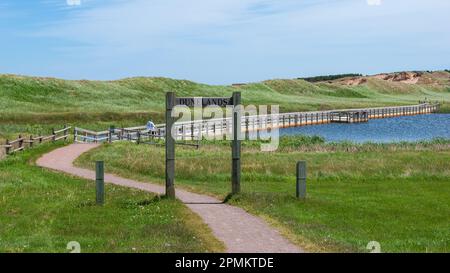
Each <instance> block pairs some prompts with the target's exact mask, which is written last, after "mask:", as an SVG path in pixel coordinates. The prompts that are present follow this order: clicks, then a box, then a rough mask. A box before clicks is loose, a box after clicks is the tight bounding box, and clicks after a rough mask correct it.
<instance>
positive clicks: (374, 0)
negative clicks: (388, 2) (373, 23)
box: [367, 0, 383, 6]
mask: <svg viewBox="0 0 450 273" xmlns="http://www.w3.org/2000/svg"><path fill="white" fill-rule="evenodd" d="M381 4H383V2H382V0H367V5H369V6H381Z"/></svg>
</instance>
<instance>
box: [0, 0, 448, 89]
mask: <svg viewBox="0 0 450 273" xmlns="http://www.w3.org/2000/svg"><path fill="white" fill-rule="evenodd" d="M449 14H450V1H448V0H427V1H424V0H339V1H338V0H329V1H325V0H316V1H310V0H305V1H300V0H21V1H18V0H0V33H1V42H0V73H13V74H25V75H35V76H52V77H60V78H67V79H100V80H112V79H118V78H123V77H132V76H164V77H172V78H178V79H189V80H194V81H198V82H203V83H210V84H230V83H235V82H253V81H260V80H265V79H273V78H295V77H301V76H314V75H325V74H336V73H363V74H374V73H379V72H389V71H401V70H437V69H450V16H449Z"/></svg>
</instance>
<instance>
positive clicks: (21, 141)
mask: <svg viewBox="0 0 450 273" xmlns="http://www.w3.org/2000/svg"><path fill="white" fill-rule="evenodd" d="M22 147H23V138H22V135H19V149H20V148H22Z"/></svg>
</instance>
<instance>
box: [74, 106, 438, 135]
mask: <svg viewBox="0 0 450 273" xmlns="http://www.w3.org/2000/svg"><path fill="white" fill-rule="evenodd" d="M437 111H439V103H420V104H417V105H409V106H393V107H375V108H363V109H341V110H328V111H315V112H292V113H280V114H268V115H257V116H243V117H242V118H241V129H242V132H255V131H259V130H267V129H270V128H287V127H298V126H308V125H317V124H326V123H333V122H348V123H353V122H367V121H369V120H370V119H379V118H391V117H399V116H411V115H421V114H429V113H433V112H437ZM156 127H157V129H156V130H154V131H149V130H146V127H145V126H138V127H132V128H121V129H111V130H105V131H101V132H94V131H90V130H85V129H81V128H75V130H74V140H75V142H94V143H96V142H114V141H120V140H127V141H133V142H138V143H141V142H142V143H152V141H154V140H155V139H159V138H164V136H165V131H166V128H165V124H158V125H156ZM231 130H232V120H231V117H230V118H221V119H206V120H196V121H189V122H177V123H175V132H176V133H177V136H176V139H177V140H200V139H202V138H206V139H213V138H214V137H216V136H230V135H231Z"/></svg>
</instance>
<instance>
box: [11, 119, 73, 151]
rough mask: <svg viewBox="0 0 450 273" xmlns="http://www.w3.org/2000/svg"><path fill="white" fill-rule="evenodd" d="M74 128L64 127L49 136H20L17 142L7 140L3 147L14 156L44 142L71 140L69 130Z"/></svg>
mask: <svg viewBox="0 0 450 273" xmlns="http://www.w3.org/2000/svg"><path fill="white" fill-rule="evenodd" d="M71 128H72V127H70V126H64V128H63V129H61V130H57V131H55V130H54V129H52V134H51V135H48V136H36V137H33V136H32V135H31V136H29V137H23V136H22V135H19V137H18V138H17V139H15V140H8V139H7V140H6V143H5V145H2V146H3V148H4V149H5V153H6V155H10V154H14V153H16V152H19V151H23V150H25V149H26V148H32V147H33V146H35V145H38V144H41V143H44V142H49V141H52V142H55V141H58V140H61V139H64V140H67V139H68V138H69V130H70V129H71Z"/></svg>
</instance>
